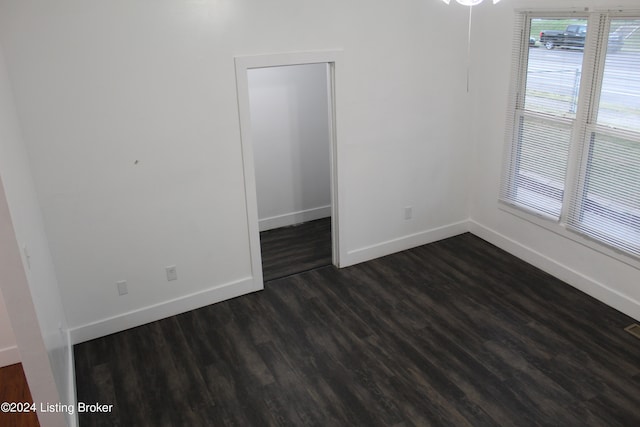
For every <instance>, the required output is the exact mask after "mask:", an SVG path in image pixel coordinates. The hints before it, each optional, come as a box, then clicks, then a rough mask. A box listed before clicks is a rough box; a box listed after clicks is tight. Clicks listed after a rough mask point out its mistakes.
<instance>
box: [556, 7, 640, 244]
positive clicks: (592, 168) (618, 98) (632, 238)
mask: <svg viewBox="0 0 640 427" xmlns="http://www.w3.org/2000/svg"><path fill="white" fill-rule="evenodd" d="M601 21H602V22H601V24H600V27H601V32H600V38H599V43H598V45H597V46H596V49H595V55H593V58H594V64H593V66H594V69H595V71H594V77H593V84H592V85H591V89H592V90H591V91H590V93H588V94H587V96H586V98H587V101H588V112H587V118H586V123H585V126H584V128H583V131H582V135H581V138H580V139H581V140H580V141H579V143H580V149H581V155H580V159H579V165H580V167H579V168H578V170H577V173H578V175H579V176H578V179H577V184H578V185H577V186H576V188H575V189H574V191H572V193H571V197H570V199H569V203H570V209H569V215H568V219H567V226H568V227H569V228H571V229H573V230H575V231H578V232H580V233H582V234H585V235H586V236H588V237H591V238H593V239H596V240H599V241H602V242H604V243H606V244H608V245H610V246H613V247H616V248H618V249H621V250H623V251H625V252H629V253H631V254H634V255H636V256H640V18H635V19H634V18H615V17H614V18H608V17H605V18H603V19H601Z"/></svg>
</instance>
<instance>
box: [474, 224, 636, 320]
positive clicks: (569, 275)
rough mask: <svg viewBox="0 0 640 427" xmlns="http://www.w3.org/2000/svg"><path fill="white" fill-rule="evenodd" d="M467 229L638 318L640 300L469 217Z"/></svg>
mask: <svg viewBox="0 0 640 427" xmlns="http://www.w3.org/2000/svg"><path fill="white" fill-rule="evenodd" d="M469 231H470V232H471V233H473V234H475V235H476V236H478V237H480V238H481V239H484V240H486V241H487V242H489V243H491V244H493V245H495V246H497V247H499V248H501V249H503V250H505V251H507V252H509V253H510V254H512V255H514V256H516V257H518V258H520V259H522V260H524V261H526V262H528V263H529V264H531V265H534V266H536V267H538V268H539V269H541V270H543V271H545V272H547V273H549V274H551V275H552V276H554V277H557V278H558V279H560V280H562V281H564V282H566V283H568V284H569V285H571V286H573V287H574V288H576V289H579V290H581V291H582V292H584V293H585V294H587V295H590V296H592V297H594V298H596V299H597V300H600V301H602V302H603V303H605V304H607V305H609V306H611V307H613V308H615V309H616V310H618V311H621V312H623V313H625V314H626V315H627V316H630V317H633V318H634V319H640V302H638V301H636V300H634V299H632V298H629V297H628V296H626V295H624V294H621V293H620V292H618V291H616V290H615V289H611V288H610V287H608V286H606V285H605V284H603V283H600V282H598V281H596V280H594V279H592V278H590V277H587V276H585V275H584V274H582V273H580V272H578V271H576V270H573V269H572V268H570V267H568V266H566V265H564V264H561V263H559V262H558V261H556V260H554V259H552V258H549V257H547V256H546V255H544V254H542V253H540V252H537V251H535V250H533V249H531V248H529V247H527V246H525V245H523V244H521V243H519V242H517V241H515V240H513V239H511V238H509V237H507V236H505V235H503V234H500V233H498V232H497V231H495V230H492V229H490V228H488V227H486V226H484V225H482V224H479V223H477V222H475V221H473V220H470V221H469Z"/></svg>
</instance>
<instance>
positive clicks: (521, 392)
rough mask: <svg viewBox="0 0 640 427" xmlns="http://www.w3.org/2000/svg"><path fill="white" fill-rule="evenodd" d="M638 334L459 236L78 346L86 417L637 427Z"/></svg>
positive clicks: (294, 277)
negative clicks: (89, 409) (106, 406)
mask: <svg viewBox="0 0 640 427" xmlns="http://www.w3.org/2000/svg"><path fill="white" fill-rule="evenodd" d="M284 247H286V242H285V241H284V240H282V241H279V242H278V245H277V247H276V249H274V250H275V251H281V250H282V248H284ZM303 252H304V251H303ZM311 252H313V251H311ZM264 258H268V256H265V257H264ZM305 263H306V261H304V260H302V261H300V264H299V265H298V268H300V266H303V267H306V266H307V264H305ZM281 264H286V263H281ZM278 268H279V267H278ZM274 271H275V270H274ZM280 274H281V273H280ZM632 322H633V320H632V319H630V318H629V317H627V316H625V315H623V314H621V313H619V312H617V311H616V310H613V309H612V308H610V307H607V306H605V305H604V304H602V303H600V302H599V301H596V300H594V299H592V298H590V297H588V296H587V295H585V294H583V293H581V292H579V291H577V290H576V289H574V288H571V287H569V286H568V285H566V284H564V283H562V282H561V281H559V280H557V279H555V278H553V277H551V276H549V275H548V274H546V273H544V272H542V271H540V270H538V269H537V268H535V267H533V266H531V265H528V264H526V263H524V262H522V261H520V260H518V259H516V258H515V257H513V256H511V255H509V254H507V253H506V252H504V251H501V250H500V249H498V248H496V247H494V246H492V245H490V244H488V243H486V242H484V241H482V240H481V239H479V238H477V237H475V236H472V235H470V234H464V235H461V236H457V237H455V238H451V239H446V240H443V241H441V242H437V243H434V244H431V245H427V246H422V247H419V248H415V249H412V250H410V251H405V252H401V253H398V254H394V255H390V256H387V257H383V258H379V259H376V260H373V261H370V262H367V263H362V264H359V265H355V266H352V267H348V268H344V269H336V268H334V267H333V266H330V265H329V266H326V265H325V266H319V267H316V268H313V269H312V270H309V271H305V272H303V273H300V274H291V275H290V274H288V273H287V274H285V276H283V277H280V278H276V277H275V276H274V278H272V279H271V280H270V281H269V282H268V283H267V285H266V287H265V290H264V291H262V292H260V293H255V294H251V295H247V296H243V297H240V298H235V299H233V300H230V301H225V302H222V303H219V304H215V305H212V306H208V307H204V308H202V309H198V310H194V311H192V312H189V313H184V314H182V315H179V316H175V317H173V318H170V319H165V320H162V321H159V322H154V323H152V324H149V325H145V326H142V327H140V328H135V329H132V330H129V331H125V332H121V333H119V334H115V335H113V336H110V337H105V338H101V339H99V340H94V341H91V342H88V343H84V344H81V345H78V346H76V347H75V355H76V373H77V381H78V398H79V399H80V400H82V401H92V400H96V399H97V400H109V399H112V400H113V402H104V403H113V404H114V405H116V410H114V412H112V413H111V414H103V415H89V416H82V417H81V419H80V421H81V425H82V426H83V427H84V426H97V425H123V426H125V425H127V426H128V425H141V426H145V425H149V426H151V425H154V426H155V425H159V426H162V425H174V426H176V425H177V426H179V425H185V426H186V425H189V426H199V425H202V426H205V425H223V426H226V425H229V426H284V425H295V426H298V425H301V426H326V425H336V426H341V425H345V426H346V425H349V426H351V425H367V426H398V427H400V426H429V425H433V426H439V425H442V426H448V425H456V426H462V425H469V426H480V425H487V426H505V425H513V426H538V425H563V426H602V425H612V426H614V425H620V426H628V425H640V370H639V367H640V340H638V339H636V338H634V337H633V336H631V335H630V334H628V333H626V332H624V331H623V328H624V326H626V325H628V324H630V323H632ZM169 353H171V354H169Z"/></svg>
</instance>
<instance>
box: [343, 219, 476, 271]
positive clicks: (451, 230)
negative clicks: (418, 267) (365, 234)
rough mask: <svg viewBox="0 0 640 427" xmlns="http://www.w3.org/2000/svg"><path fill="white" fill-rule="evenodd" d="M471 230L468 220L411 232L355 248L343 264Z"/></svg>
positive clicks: (353, 262) (372, 257)
mask: <svg viewBox="0 0 640 427" xmlns="http://www.w3.org/2000/svg"><path fill="white" fill-rule="evenodd" d="M468 231H469V226H468V221H467V220H464V221H460V222H455V223H453V224H449V225H445V226H442V227H438V228H434V229H431V230H427V231H421V232H419V233H414V234H409V235H407V236H403V237H399V238H397V239H392V240H388V241H386V242H382V243H377V244H375V245H371V246H366V247H364V248H360V249H355V250H352V251H349V252H348V253H347V257H346V258H347V259H346V260H343V261H344V264H343V266H345V267H346V266H350V265H354V264H358V263H361V262H365V261H369V260H372V259H375V258H380V257H383V256H386V255H390V254H393V253H396V252H400V251H405V250H407V249H411V248H415V247H417V246H422V245H426V244H428V243H433V242H436V241H438V240H442V239H447V238H449V237H453V236H457V235H459V234H463V233H466V232H468Z"/></svg>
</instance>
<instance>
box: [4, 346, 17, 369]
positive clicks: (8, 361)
mask: <svg viewBox="0 0 640 427" xmlns="http://www.w3.org/2000/svg"><path fill="white" fill-rule="evenodd" d="M16 363H20V352H19V351H18V347H17V346H15V345H14V346H12V347H7V348H0V368H2V367H5V366H9V365H15V364H16Z"/></svg>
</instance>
